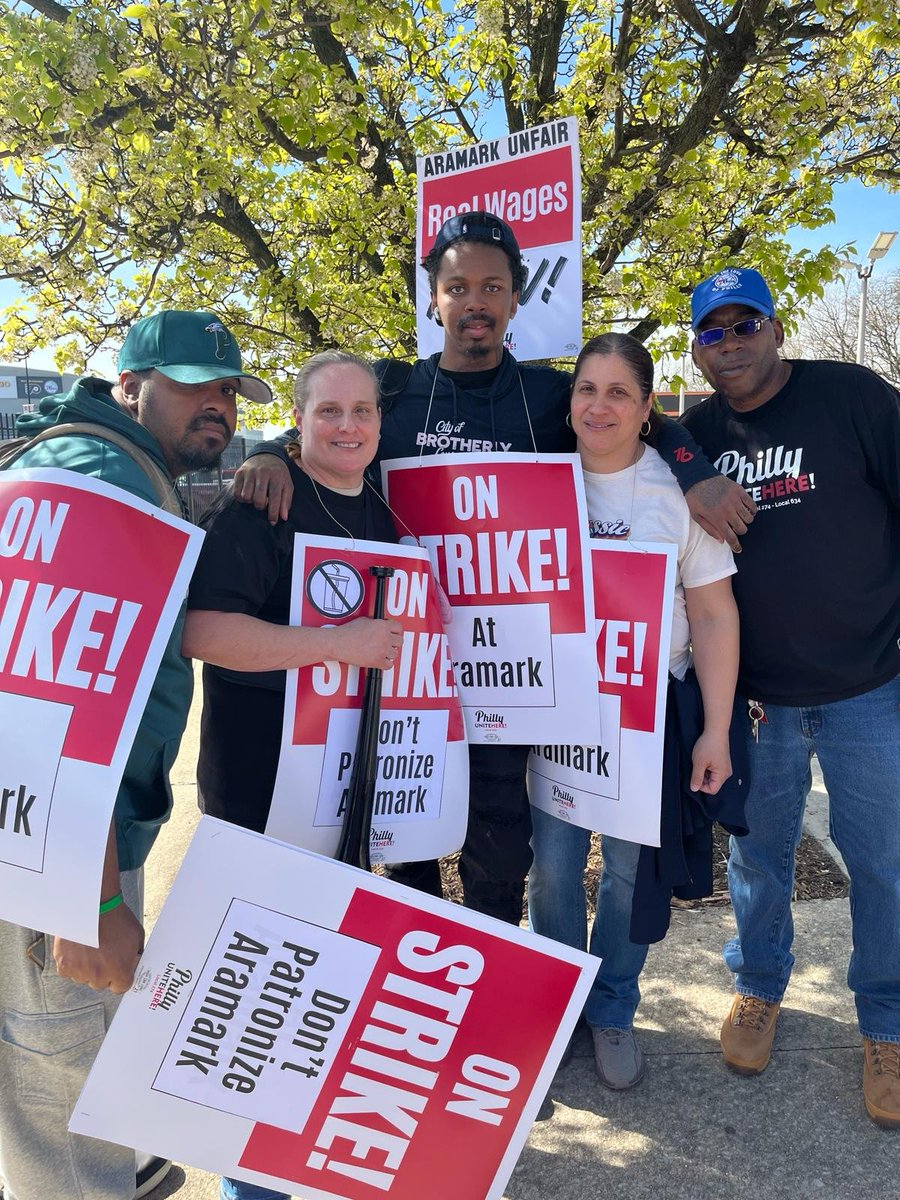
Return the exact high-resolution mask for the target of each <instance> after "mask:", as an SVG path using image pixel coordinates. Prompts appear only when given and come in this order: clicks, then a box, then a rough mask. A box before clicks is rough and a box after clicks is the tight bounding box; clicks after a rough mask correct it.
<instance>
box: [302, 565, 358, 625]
mask: <svg viewBox="0 0 900 1200" xmlns="http://www.w3.org/2000/svg"><path fill="white" fill-rule="evenodd" d="M365 594H366V588H365V584H364V583H363V581H362V576H361V575H360V573H359V571H357V570H356V569H355V568H354V567H351V566H350V564H349V563H345V562H341V561H340V559H337V558H331V559H327V560H326V561H325V562H320V563H319V564H318V565H317V566H315V567H313V569H312V570H311V571H310V573H309V575H308V576H307V577H306V596H307V599H308V600H309V602H310V604H311V605H312V606H313V608H314V609H315V610H316V612H318V613H321V614H322V616H323V617H350V616H352V615H353V613H355V612H356V610H357V609H358V608H359V606H360V605H361V604H362V602H363V599H364V597H365Z"/></svg>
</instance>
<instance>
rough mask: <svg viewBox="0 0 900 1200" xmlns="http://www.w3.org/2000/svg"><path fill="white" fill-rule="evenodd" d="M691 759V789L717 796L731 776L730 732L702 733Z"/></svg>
mask: <svg viewBox="0 0 900 1200" xmlns="http://www.w3.org/2000/svg"><path fill="white" fill-rule="evenodd" d="M691 760H692V766H693V770H692V771H691V791H692V792H706V793H707V795H709V796H715V795H716V793H717V792H718V791H719V789H720V788H721V786H722V784H723V783H724V782H725V781H726V779H730V778H731V750H730V747H729V745H728V734H727V733H721V734H713V733H706V732H704V733H702V734H701V735H700V737H698V738H697V740H696V742H694V750H693V753H692V755H691Z"/></svg>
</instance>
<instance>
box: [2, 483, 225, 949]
mask: <svg viewBox="0 0 900 1200" xmlns="http://www.w3.org/2000/svg"><path fill="white" fill-rule="evenodd" d="M202 540H203V534H202V533H201V532H200V530H198V529H195V528H194V527H193V526H192V525H188V524H187V523H186V522H184V521H179V520H177V519H176V518H174V517H171V516H169V515H168V514H167V513H164V512H162V511H161V510H160V509H158V508H155V507H154V506H153V505H152V504H147V503H145V502H144V501H142V500H138V499H136V498H135V497H133V496H130V495H128V493H126V492H123V491H121V490H120V489H118V488H113V487H110V486H109V485H107V484H105V483H102V482H100V481H99V480H96V479H91V478H88V477H86V476H79V475H75V474H73V473H72V472H70V471H55V470H40V471H37V470H26V471H9V472H4V473H3V474H2V475H0V765H2V778H0V917H2V918H3V919H4V920H7V921H12V922H14V923H16V924H20V925H26V926H29V927H31V928H34V929H42V930H45V931H46V932H48V933H54V934H59V935H62V936H64V937H67V938H70V939H72V940H73V941H77V942H81V943H82V944H84V945H93V946H96V945H97V920H98V917H97V908H98V900H99V895H100V877H101V872H102V867H103V857H104V852H105V850H106V837H107V831H108V829H109V822H110V817H111V815H112V810H113V804H114V802H115V798H116V792H117V790H118V786H119V782H120V780H121V778H122V772H123V770H124V768H125V762H126V760H127V758H128V754H129V751H130V750H131V744H132V742H133V740H134V735H135V732H136V731H137V727H138V723H139V721H140V718H141V714H142V713H143V711H144V707H145V706H146V703H147V697H148V695H149V693H150V688H151V686H152V684H153V680H154V677H155V675H156V671H157V669H158V667H159V662H160V659H161V657H162V653H163V650H164V649H165V646H166V643H167V641H168V640H169V637H170V635H171V632H172V626H173V625H174V623H175V619H176V617H177V615H178V610H179V608H180V607H181V604H182V602H183V600H184V596H185V593H186V591H187V585H188V580H189V579H190V576H191V572H192V571H193V569H194V564H195V563H196V561H197V555H198V553H199V550H200V544H201V542H202Z"/></svg>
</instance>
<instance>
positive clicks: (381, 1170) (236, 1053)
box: [70, 817, 597, 1200]
mask: <svg viewBox="0 0 900 1200" xmlns="http://www.w3.org/2000/svg"><path fill="white" fill-rule="evenodd" d="M596 967H597V963H596V959H592V958H590V956H589V955H587V954H583V953H581V952H579V951H576V950H571V949H569V948H568V947H566V946H562V945H559V944H557V943H555V942H550V941H548V940H546V939H544V938H539V937H536V936H535V935H534V934H530V933H528V932H526V931H524V930H521V929H516V928H513V927H512V926H509V925H505V924H502V923H501V922H499V921H494V920H492V919H490V918H488V917H483V916H481V915H480V914H478V913H474V912H471V911H469V910H467V909H463V908H460V907H459V906H456V905H452V904H448V903H446V902H444V901H441V900H436V899H433V898H432V897H430V896H425V895H423V894H421V893H419V892H413V891H410V890H409V889H407V888H403V887H400V886H399V885H398V884H392V883H389V882H387V881H386V880H384V879H380V878H378V877H376V876H372V875H367V874H366V873H364V872H361V871H359V870H357V869H356V868H354V867H349V866H345V865H343V864H341V863H336V862H333V861H331V860H329V859H325V858H322V857H320V856H318V855H312V854H309V853H308V852H306V851H303V850H299V849H297V848H295V847H293V846H288V845H285V844H284V843H281V842H276V841H273V840H271V839H269V838H264V837H261V836H260V835H258V834H254V833H250V832H248V831H246V830H243V829H238V828H236V827H235V826H233V825H226V824H224V823H222V822H219V821H215V820H214V819H213V818H210V817H204V818H203V819H202V820H201V822H200V826H199V828H198V830H197V833H196V835H195V837H194V840H193V843H192V844H191V846H190V848H189V850H188V854H187V856H186V858H185V861H184V863H183V865H182V867H181V870H180V872H179V874H178V877H177V878H176V880H175V883H174V885H173V887H172V891H171V893H170V895H169V898H168V900H167V901H166V905H165V907H164V909H163V911H162V914H161V915H160V918H159V920H158V922H157V924H156V926H155V928H154V931H153V934H152V937H151V938H150V941H149V943H148V945H147V949H146V952H145V954H144V957H143V959H142V961H141V964H140V967H139V969H138V976H137V980H136V982H135V986H134V989H133V990H132V992H131V993H130V994H129V995H127V996H126V997H125V998H124V1000H123V1003H122V1005H121V1006H120V1008H119V1011H118V1014H117V1016H116V1018H115V1021H114V1022H113V1025H112V1027H111V1029H110V1031H109V1033H108V1034H107V1036H106V1039H105V1041H104V1043H103V1045H102V1047H101V1048H100V1053H99V1055H98V1057H97V1059H96V1062H95V1063H94V1067H93V1070H92V1072H91V1075H90V1077H89V1079H88V1082H87V1084H86V1086H85V1089H84V1091H83V1093H82V1095H81V1098H80V1100H79V1101H78V1103H77V1105H76V1107H75V1111H74V1113H73V1115H72V1120H71V1123H70V1128H71V1129H72V1130H74V1131H75V1132H77V1133H83V1134H88V1135H90V1136H92V1137H99V1138H104V1139H105V1140H107V1141H113V1142H120V1143H122V1144H123V1145H128V1146H131V1145H136V1144H144V1143H147V1144H149V1145H152V1146H153V1148H154V1150H155V1151H156V1153H158V1154H160V1155H164V1156H165V1157H168V1158H173V1159H176V1160H177V1161H179V1162H183V1163H189V1164H191V1165H193V1166H197V1167H201V1168H203V1169H205V1170H208V1171H215V1172H217V1173H222V1174H225V1175H228V1176H233V1177H237V1178H240V1179H245V1180H247V1181H249V1182H253V1183H256V1184H258V1185H260V1186H263V1187H269V1188H274V1189H278V1190H284V1191H288V1192H290V1193H292V1194H299V1195H302V1196H305V1197H307V1198H308V1200H319V1198H321V1200H327V1198H330V1197H343V1198H345V1200H366V1198H371V1197H373V1196H377V1195H390V1196H392V1197H394V1198H395V1200H421V1198H422V1197H423V1196H428V1197H430V1198H431V1200H459V1197H461V1196H465V1197H470V1198H471V1200H482V1198H483V1200H494V1198H496V1197H500V1196H501V1195H502V1193H503V1189H504V1185H505V1183H506V1180H507V1179H508V1177H509V1175H510V1172H511V1171H512V1168H513V1166H514V1164H515V1161H516V1158H517V1157H518V1155H519V1153H520V1151H521V1148H522V1145H523V1144H524V1141H525V1138H526V1137H527V1136H528V1132H529V1129H530V1127H531V1122H532V1121H533V1119H534V1116H535V1114H536V1111H537V1109H538V1107H539V1105H540V1102H541V1100H542V1098H543V1096H544V1095H545V1093H546V1091H547V1088H548V1087H549V1085H550V1083H551V1081H552V1078H553V1073H554V1070H555V1068H556V1065H557V1063H558V1061H559V1058H560V1056H561V1055H562V1052H563V1050H564V1049H565V1046H566V1044H567V1042H568V1039H569V1036H570V1034H571V1032H572V1029H573V1028H574V1025H575V1022H576V1020H577V1018H578V1015H579V1013H580V1012H581V1008H582V1005H583V1003H584V1001H585V999H586V996H587V992H588V990H589V988H590V984H591V981H592V979H593V976H594V974H595V973H596ZM123 1078H125V1079H127V1080H128V1085H129V1087H128V1093H129V1098H128V1104H122V1103H121V1087H120V1083H121V1080H122V1079H123ZM460 1147H465V1153H460Z"/></svg>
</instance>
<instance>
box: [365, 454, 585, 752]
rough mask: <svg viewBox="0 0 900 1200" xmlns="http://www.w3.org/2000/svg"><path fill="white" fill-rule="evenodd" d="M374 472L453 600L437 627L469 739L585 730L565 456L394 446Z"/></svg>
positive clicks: (577, 467) (578, 563)
mask: <svg viewBox="0 0 900 1200" xmlns="http://www.w3.org/2000/svg"><path fill="white" fill-rule="evenodd" d="M382 476H383V479H384V488H385V495H386V496H387V498H388V503H389V504H390V506H391V508H392V510H393V511H394V512H395V513H397V514H398V516H399V518H400V520H401V521H402V522H403V523H404V524H405V526H406V527H407V528H408V529H409V530H410V531H411V532H412V533H414V534H415V535H416V537H417V538H418V540H419V543H420V544H421V545H422V546H424V547H425V548H426V549H427V550H428V553H429V555H430V557H431V562H432V566H433V567H434V570H435V572H436V574H437V577H438V580H439V582H440V584H441V586H442V587H443V589H444V591H445V593H446V595H447V599H448V600H449V602H450V605H451V606H452V609H453V620H452V621H451V623H450V625H449V627H448V630H447V633H448V636H449V639H450V648H451V652H452V658H453V665H454V667H455V669H456V676H457V683H458V684H459V690H460V697H461V699H462V705H463V711H464V712H465V714H466V728H467V730H468V735H469V741H470V742H505V743H508V744H511V745H522V744H524V743H528V742H533V741H536V740H537V739H538V738H546V737H548V736H549V737H558V738H563V737H565V738H568V739H569V740H571V739H572V738H576V739H577V738H593V737H595V736H596V712H595V707H596V705H595V697H596V683H597V681H596V672H595V669H594V665H593V659H594V641H595V638H594V633H593V596H592V593H591V580H590V572H589V570H588V569H587V568H588V566H589V558H588V553H587V545H588V539H587V536H586V534H585V532H584V531H585V530H587V527H588V525H587V516H586V508H585V499H584V480H583V476H582V472H581V464H580V462H579V460H578V458H577V456H576V455H564V454H554V455H550V454H547V455H540V454H502V455H495V454H454V455H452V456H446V457H445V456H444V455H436V456H434V457H432V458H427V459H418V458H401V459H393V460H392V461H391V462H389V463H386V464H382ZM537 496H539V497H540V506H539V509H537V510H536V508H535V497H537ZM536 512H537V513H538V515H537V516H536Z"/></svg>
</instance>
